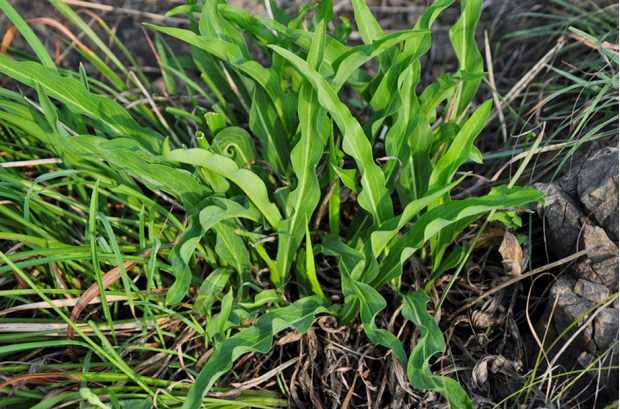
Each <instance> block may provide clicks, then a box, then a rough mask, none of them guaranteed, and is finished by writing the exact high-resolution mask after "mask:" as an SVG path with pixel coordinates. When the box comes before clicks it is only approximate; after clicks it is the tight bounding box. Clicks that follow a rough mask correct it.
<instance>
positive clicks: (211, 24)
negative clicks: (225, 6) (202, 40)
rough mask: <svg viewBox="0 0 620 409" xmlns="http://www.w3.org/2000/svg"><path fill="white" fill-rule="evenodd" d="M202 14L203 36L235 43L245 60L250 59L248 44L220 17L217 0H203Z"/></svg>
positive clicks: (201, 28)
mask: <svg viewBox="0 0 620 409" xmlns="http://www.w3.org/2000/svg"><path fill="white" fill-rule="evenodd" d="M203 3H204V7H203V9H202V16H201V17H200V22H199V26H198V27H199V29H200V34H201V35H203V36H205V37H213V38H219V39H222V40H223V41H225V42H227V43H230V44H234V45H236V46H237V47H238V48H239V50H241V53H242V54H243V57H244V59H245V60H251V59H252V57H250V51H249V50H248V45H247V44H246V42H245V38H243V35H242V34H241V33H240V32H239V30H238V29H236V28H235V27H233V26H232V25H230V23H229V22H228V21H226V20H224V19H223V18H222V16H221V15H220V12H219V10H218V7H217V3H218V2H217V0H206V1H204V2H203Z"/></svg>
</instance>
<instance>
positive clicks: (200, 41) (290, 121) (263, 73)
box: [146, 24, 297, 134]
mask: <svg viewBox="0 0 620 409" xmlns="http://www.w3.org/2000/svg"><path fill="white" fill-rule="evenodd" d="M146 25H147V26H149V27H151V28H152V29H154V30H157V31H159V32H162V33H164V34H168V35H171V36H173V37H176V38H178V39H180V40H183V41H185V42H187V43H189V44H191V45H194V46H196V47H198V48H200V49H202V50H204V51H206V52H208V53H209V54H212V55H214V56H215V57H217V58H219V59H221V60H223V61H226V62H227V63H229V64H231V65H232V66H233V67H235V69H237V70H239V71H240V72H241V73H243V74H244V75H246V76H247V77H249V78H251V79H252V80H254V81H255V82H256V83H257V84H258V85H260V86H261V87H262V88H263V89H264V90H265V91H266V92H267V94H269V97H270V100H271V103H273V105H274V108H275V109H276V111H277V113H278V117H279V118H280V120H281V121H282V126H283V127H284V130H285V132H286V133H287V134H289V133H292V132H293V130H294V129H295V128H296V126H297V120H296V115H295V95H294V94H293V93H292V92H283V91H282V89H281V87H280V78H279V76H278V73H277V72H276V71H275V70H273V69H271V68H265V67H263V66H262V65H260V64H259V63H258V62H256V61H254V60H251V59H249V57H248V56H246V55H245V52H244V50H243V49H242V48H240V47H239V46H238V45H237V44H233V43H231V42H227V41H225V40H224V39H223V38H217V37H212V36H198V35H197V34H195V33H194V32H192V31H189V30H183V29H179V28H172V27H159V26H155V25H152V24H146ZM244 44H245V42H244Z"/></svg>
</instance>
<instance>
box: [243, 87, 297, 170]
mask: <svg viewBox="0 0 620 409" xmlns="http://www.w3.org/2000/svg"><path fill="white" fill-rule="evenodd" d="M249 122H250V129H251V130H252V132H253V133H254V135H256V137H257V138H258V140H259V141H260V142H261V145H262V146H263V151H262V153H261V154H262V157H263V159H264V160H266V161H267V162H268V163H270V164H271V166H273V167H274V169H275V171H276V172H278V173H280V174H288V173H289V161H288V160H287V158H288V156H289V152H290V146H289V141H288V138H286V137H285V135H286V130H285V129H284V127H283V126H282V122H281V121H280V119H279V118H278V113H277V112H276V109H275V108H274V107H273V105H272V104H271V103H270V100H269V95H268V94H267V92H266V91H265V90H264V89H262V88H260V87H255V89H254V93H253V98H252V106H251V108H250V120H249Z"/></svg>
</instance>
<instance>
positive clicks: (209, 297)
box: [193, 267, 233, 314]
mask: <svg viewBox="0 0 620 409" xmlns="http://www.w3.org/2000/svg"><path fill="white" fill-rule="evenodd" d="M232 272H233V270H232V269H231V268H228V267H222V268H218V269H216V270H213V271H212V272H211V274H209V276H208V277H207V279H206V280H205V281H204V282H203V283H202V284H201V285H200V289H199V290H198V295H197V296H196V301H195V302H194V307H193V311H194V312H195V313H197V314H208V312H209V310H210V309H211V307H212V306H213V304H214V303H215V300H216V299H217V297H218V296H219V295H220V294H221V293H222V290H223V289H224V287H225V286H226V283H227V282H228V280H229V279H230V275H231V274H232Z"/></svg>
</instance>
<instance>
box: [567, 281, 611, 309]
mask: <svg viewBox="0 0 620 409" xmlns="http://www.w3.org/2000/svg"><path fill="white" fill-rule="evenodd" d="M573 291H574V292H575V294H577V295H578V296H580V297H582V298H585V299H586V300H588V301H591V302H593V303H595V304H598V303H600V302H601V301H603V300H604V299H605V298H607V297H609V288H607V287H606V286H604V285H602V284H595V283H593V282H590V281H586V280H577V284H575V287H574V289H573Z"/></svg>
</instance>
